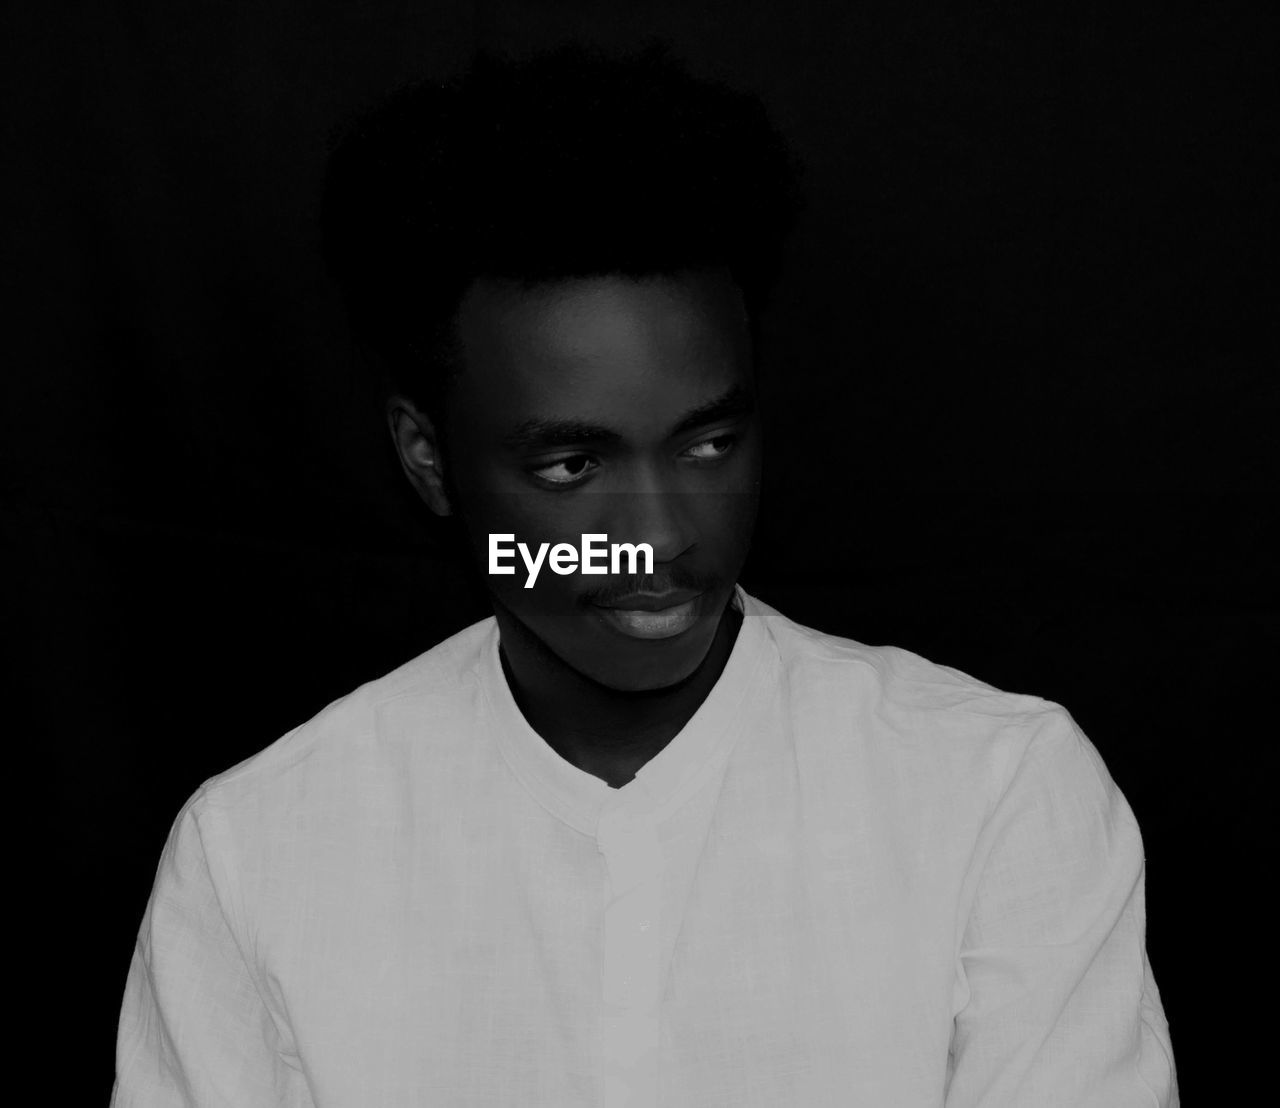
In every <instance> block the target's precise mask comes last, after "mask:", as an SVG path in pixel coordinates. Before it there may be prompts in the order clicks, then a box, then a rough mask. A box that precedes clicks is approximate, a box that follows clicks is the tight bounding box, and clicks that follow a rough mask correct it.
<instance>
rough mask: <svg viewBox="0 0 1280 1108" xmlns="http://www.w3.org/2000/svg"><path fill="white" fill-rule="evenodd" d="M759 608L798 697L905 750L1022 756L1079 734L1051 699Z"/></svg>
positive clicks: (786, 680)
mask: <svg viewBox="0 0 1280 1108" xmlns="http://www.w3.org/2000/svg"><path fill="white" fill-rule="evenodd" d="M757 604H758V606H757V608H756V609H755V610H756V612H757V613H758V614H760V615H761V616H762V617H763V618H764V619H765V620H766V626H767V627H768V630H769V634H770V637H771V638H772V640H773V642H774V643H775V645H776V647H777V651H778V656H779V659H780V662H781V667H782V668H781V676H782V680H783V681H784V683H785V684H786V686H787V688H788V690H789V692H790V694H791V695H792V696H793V697H796V698H798V699H802V700H811V701H816V702H818V703H822V704H827V705H830V706H831V708H832V710H833V711H834V712H836V713H838V714H840V715H842V716H847V717H849V719H850V720H851V721H855V720H856V721H858V722H857V723H856V724H852V725H855V726H859V728H860V729H861V730H863V731H864V733H865V731H867V730H870V729H871V728H870V725H871V724H872V723H874V725H875V728H874V729H875V731H876V732H877V733H878V734H881V735H882V736H884V737H885V738H886V740H890V739H891V740H892V741H893V742H895V744H899V745H903V744H905V745H908V746H914V745H924V746H930V747H937V746H939V745H950V746H974V745H977V746H979V747H989V746H990V745H992V744H996V745H1006V744H1011V745H1012V746H1013V747H1015V748H1021V747H1024V746H1025V744H1026V742H1027V741H1029V740H1030V739H1032V738H1034V737H1035V735H1037V734H1039V733H1041V732H1043V731H1046V730H1048V731H1055V732H1064V731H1073V730H1074V724H1073V723H1072V721H1071V718H1070V715H1069V714H1068V713H1067V711H1066V709H1064V708H1063V707H1062V706H1061V705H1059V704H1056V703H1054V702H1053V701H1050V700H1046V699H1044V698H1043V697H1040V696H1036V695H1031V694H1027V693H1019V692H1009V691H1006V690H1003V689H1000V688H998V687H996V686H995V685H992V684H989V683H988V682H986V681H983V680H981V679H979V678H977V677H974V676H972V675H971V674H969V673H967V672H965V671H964V670H961V669H958V668H955V667H953V666H950V665H944V664H941V663H939V662H935V661H933V660H931V659H929V658H926V657H924V656H923V655H921V654H918V653H916V652H914V651H912V650H908V649H904V648H903V647H899V646H884V645H881V646H874V645H868V644H866V643H863V642H859V641H857V640H856V639H852V638H848V637H845V636H842V635H838V634H834V633H831V632H827V631H821V630H818V629H817V628H814V627H809V626H806V625H805V624H803V623H800V622H798V621H796V620H793V619H790V618H788V617H786V616H784V615H782V614H781V613H780V612H778V611H777V610H775V609H772V608H770V607H768V606H767V605H763V604H759V603H758V602H757ZM1010 753H1012V751H1011V752H1010Z"/></svg>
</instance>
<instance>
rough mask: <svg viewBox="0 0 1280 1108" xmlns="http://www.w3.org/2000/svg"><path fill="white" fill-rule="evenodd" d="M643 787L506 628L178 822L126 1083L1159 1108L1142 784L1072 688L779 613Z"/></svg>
mask: <svg viewBox="0 0 1280 1108" xmlns="http://www.w3.org/2000/svg"><path fill="white" fill-rule="evenodd" d="M734 602H735V603H736V604H737V605H738V606H739V607H741V609H742V610H743V613H744V618H743V621H742V626H741V630H740V632H739V634H738V638H737V640H736V642H735V644H734V647H733V651H732V653H731V655H730V658H729V660H728V662H727V663H726V666H725V669H724V671H723V673H722V674H721V676H720V679H719V681H718V682H717V684H716V685H715V687H714V688H713V690H712V691H711V693H710V695H709V696H708V697H707V699H706V700H705V701H704V702H703V704H702V705H701V707H700V708H699V710H698V711H697V713H696V714H695V715H694V717H693V718H692V719H691V720H690V721H689V723H688V725H687V726H686V727H685V728H684V729H683V730H682V731H681V732H680V734H679V735H677V736H676V738H675V739H673V740H672V742H671V743H670V744H669V745H668V746H667V747H666V748H665V749H663V750H662V751H661V752H660V753H659V754H658V755H657V756H656V757H655V758H653V759H652V760H651V761H650V762H649V763H648V764H646V765H645V766H644V767H643V768H642V769H641V770H640V771H639V773H638V774H637V775H636V777H635V779H634V780H632V781H630V782H629V783H627V784H626V785H625V786H623V787H622V788H620V789H613V788H611V787H609V786H608V785H607V784H605V782H604V781H602V780H600V779H599V778H597V777H594V776H592V775H591V774H589V773H586V772H584V771H582V770H580V769H578V768H576V767H575V766H573V765H572V764H570V763H569V762H567V761H565V760H564V759H562V758H561V757H560V756H559V755H557V754H556V753H555V752H554V751H553V750H552V749H551V747H550V746H548V745H547V743H546V742H545V741H544V740H543V739H542V738H541V737H540V736H539V735H538V734H537V733H536V732H534V731H533V730H532V729H531V728H530V727H529V725H528V724H527V722H526V721H525V720H524V717H523V716H522V715H521V713H520V710H519V708H518V707H517V706H516V704H515V702H514V700H513V698H512V696H511V693H510V690H509V688H508V686H507V684H506V680H505V677H504V675H503V672H502V668H501V662H500V658H499V654H498V645H499V637H498V629H497V624H496V622H495V620H494V619H492V618H490V619H487V620H484V621H482V622H480V623H477V624H475V625H474V626H472V627H470V628H468V629H466V630H464V631H462V632H460V633H459V634H457V635H455V636H454V637H452V638H450V639H448V640H447V641H445V642H444V643H441V644H440V645H439V646H437V647H435V648H434V649H433V650H430V651H428V652H427V653H426V654H424V655H422V656H421V657H419V658H417V659H415V660H413V661H411V662H409V663H408V664H407V665H405V666H403V667H401V668H400V669H398V670H396V671H395V672H393V673H391V674H389V675H387V676H386V677H383V678H381V679H380V680H377V681H374V682H372V683H370V684H368V685H365V686H363V687H362V688H360V689H357V690H356V691H355V692H353V693H351V694H350V695H349V696H347V697H345V698H343V699H342V700H339V701H337V702H335V703H334V704H332V705H330V706H329V707H328V708H326V709H325V710H324V711H322V712H321V713H320V714H319V715H318V716H316V717H315V718H314V719H312V720H311V721H310V722H308V723H306V724H304V725H303V726H301V727H299V728H297V729H296V730H294V731H292V732H291V733H289V734H287V735H285V736H284V737H283V738H281V739H280V740H278V741H277V742H275V743H273V744H272V745H271V746H269V747H267V748H266V749H265V750H263V751H262V752H260V753H259V754H257V755H255V756H254V757H252V758H249V759H248V760H246V761H244V762H242V763H241V764H239V765H238V766H235V767H233V768H232V769H229V770H227V771H226V772H225V773H221V774H219V775H218V776H216V777H213V778H211V779H210V780H208V781H206V782H205V783H204V784H203V785H202V786H201V787H200V788H199V789H198V790H197V791H196V793H195V794H194V795H193V796H192V797H191V798H190V800H189V801H188V802H187V803H186V805H185V806H184V807H183V808H182V811H181V812H180V813H179V815H178V817H177V819H176V821H175V823H174V825H173V829H172V831H171V833H170V836H169V839H168V842H167V843H166V845H165V848H164V851H163V854H162V856H161V859H160V865H159V871H158V873H157V876H156V880H155V886H154V889H153V891H152V894H151V898H150V901H149V903H148V906H147V909H146V913H145V917H144V919H143V922H142V927H141V930H140V933H139V936H138V943H137V947H136V950H135V951H134V954H133V960H132V964H131V967H130V970H129V976H128V982H127V985H126V989H125V995H124V1002H123V1008H122V1012H121V1017H120V1026H119V1036H118V1054H117V1071H116V1085H115V1090H114V1093H113V1097H112V1104H113V1106H114V1108H178V1106H183V1108H224V1106H226V1108H230V1106H235V1108H267V1106H269V1105H270V1106H287V1108H411V1106H412V1108H430V1106H442V1108H443V1106H449V1108H459V1106H477V1108H479V1106H494V1108H497V1106H516V1105H521V1106H544V1105H545V1106H548V1108H551V1106H554V1108H576V1106H584V1108H585V1106H592V1108H657V1106H663V1108H716V1106H725V1108H730V1106H731V1108H765V1106H768V1108H781V1106H787V1108H793V1106H794V1108H821V1106H842V1108H852V1106H867V1108H885V1106H892V1108H917V1106H918V1108H926V1106H928V1108H938V1106H944V1108H979V1106H981V1108H1004V1106H1015V1105H1017V1106H1029V1108H1056V1106H1061V1108H1086V1106H1096V1108H1151V1106H1165V1108H1168V1106H1176V1105H1177V1104H1178V1093H1177V1082H1176V1075H1175V1068H1174V1062H1173V1056H1172V1052H1171V1047H1170V1038H1169V1031H1168V1026H1167V1022H1166V1020H1165V1015H1164V1011H1163V1009H1162V1006H1161V1002H1160V995H1159V992H1158V990H1157V988H1156V982H1155V979H1154V977H1153V975H1152V971H1151V967H1150V965H1149V963H1148V960H1147V957H1146V953H1145V945H1144V934H1145V914H1144V913H1145V908H1144V857H1143V845H1142V839H1141V836H1140V833H1139V829H1138V826H1137V823H1136V822H1135V820H1134V816H1133V813H1132V811H1131V810H1130V808H1129V805H1128V804H1127V803H1126V801H1125V799H1124V797H1123V796H1122V794H1121V793H1120V791H1119V789H1118V788H1117V787H1116V785H1115V783H1114V781H1113V780H1112V778H1111V776H1110V775H1109V774H1108V771H1107V769H1106V767H1105V765H1104V763H1103V761H1102V759H1101V757H1100V756H1099V754H1098V751H1097V750H1096V749H1095V748H1094V746H1093V745H1092V744H1091V743H1090V742H1089V740H1088V739H1087V738H1086V737H1085V736H1084V735H1082V734H1081V733H1080V731H1079V730H1078V729H1077V727H1076V726H1075V725H1074V723H1073V722H1072V720H1071V718H1070V716H1069V715H1068V714H1067V713H1066V712H1065V711H1064V710H1063V709H1062V708H1060V707H1058V706H1056V705H1054V704H1051V703H1048V702H1046V701H1044V700H1040V699H1037V698H1035V697H1032V696H1021V695H1012V694H1008V693H1004V692H1000V691H997V690H996V689H993V688H991V687H989V686H987V685H985V684H982V683H981V682H979V681H976V680H974V679H973V678H971V677H968V676H966V675H964V674H962V673H959V672H957V671H955V670H953V669H948V668H945V667H942V666H938V665H934V664H932V663H930V662H928V661H925V660H924V659H922V658H920V657H918V656H916V655H914V654H911V653H908V652H906V651H903V650H899V649H894V648H884V647H869V646H864V645H861V644H859V643H856V642H853V641H851V640H848V639H842V638H837V637H834V636H832V635H828V634H824V633H821V632H818V631H815V630H813V629H810V628H806V627H803V626H800V625H799V624H797V623H795V622H793V621H791V620H789V619H787V618H785V617H784V616H782V615H781V614H779V613H778V612H777V611H775V610H774V609H772V608H770V607H768V606H767V605H765V604H763V603H761V602H759V601H757V600H756V599H755V598H753V597H750V596H748V595H747V594H746V593H745V592H743V591H742V590H741V589H739V590H738V591H737V595H736V598H735V601H734Z"/></svg>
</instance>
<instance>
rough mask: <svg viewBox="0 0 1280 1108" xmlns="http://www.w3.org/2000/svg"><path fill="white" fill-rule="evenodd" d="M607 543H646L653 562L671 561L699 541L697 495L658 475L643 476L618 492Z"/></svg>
mask: <svg viewBox="0 0 1280 1108" xmlns="http://www.w3.org/2000/svg"><path fill="white" fill-rule="evenodd" d="M617 496H618V503H617V504H616V505H615V512H614V513H613V515H614V520H613V525H612V528H611V530H610V531H609V541H610V542H631V543H642V542H644V543H648V544H649V545H650V546H651V547H653V560H654V563H655V564H657V563H660V562H673V561H675V560H676V559H677V558H678V557H680V555H681V554H684V553H685V552H686V551H688V550H690V549H692V548H693V547H694V546H696V545H697V543H698V505H697V495H696V494H695V493H690V492H686V491H683V490H680V489H676V488H672V487H670V486H669V485H667V484H665V483H664V482H663V481H661V480H660V479H658V478H657V477H653V476H650V477H647V478H642V479H641V480H640V481H639V482H638V483H637V485H636V487H635V489H634V490H629V491H627V492H625V493H618V494H617Z"/></svg>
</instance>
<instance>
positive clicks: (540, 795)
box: [479, 586, 770, 836]
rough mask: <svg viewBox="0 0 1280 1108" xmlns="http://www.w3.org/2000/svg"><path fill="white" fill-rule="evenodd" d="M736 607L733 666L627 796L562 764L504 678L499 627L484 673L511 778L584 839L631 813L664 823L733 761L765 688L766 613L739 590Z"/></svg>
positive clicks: (627, 788) (488, 644)
mask: <svg viewBox="0 0 1280 1108" xmlns="http://www.w3.org/2000/svg"><path fill="white" fill-rule="evenodd" d="M732 603H733V604H734V606H735V607H737V608H739V609H740V610H741V611H742V613H743V620H742V626H741V627H740V628H739V630H738V637H737V639H736V640H735V641H734V644H733V650H732V651H731V652H730V654H729V660H728V661H727V662H726V663H725V667H724V669H723V670H722V671H721V673H720V677H719V679H718V680H717V681H716V683H715V685H714V686H713V688H712V689H711V692H710V693H708V694H707V697H706V699H705V700H704V701H703V702H702V704H701V705H699V707H698V710H697V711H696V712H695V713H694V714H693V716H692V717H691V718H690V720H689V722H688V723H686V724H685V726H684V727H683V729H682V730H681V731H680V733H679V734H678V735H676V737H675V738H673V739H672V740H671V741H670V742H669V743H668V744H667V745H666V746H665V747H663V748H662V750H661V751H659V752H658V754H656V755H655V756H654V757H653V758H651V759H650V760H649V761H648V762H647V763H645V765H644V766H642V767H641V768H640V770H639V771H638V772H637V773H636V775H635V777H634V778H633V779H632V780H631V781H629V782H627V784H625V785H624V786H622V788H620V789H614V788H610V787H609V786H608V785H607V784H605V783H604V782H603V781H602V780H600V778H598V777H596V776H595V775H593V774H590V773H587V772H586V771H585V770H582V769H579V768H578V767H577V766H575V765H573V764H572V763H571V762H568V761H566V760H565V759H563V758H561V757H560V755H559V754H557V753H556V752H555V751H554V750H552V749H551V747H550V746H549V745H548V744H547V742H546V740H545V739H543V738H542V736H541V735H539V734H538V733H537V732H536V731H534V730H533V728H532V727H530V726H529V723H528V721H527V720H526V719H525V718H524V715H523V714H522V713H521V711H520V709H519V707H518V706H517V704H516V702H515V699H514V698H513V697H512V695H511V690H510V688H509V687H508V685H507V680H506V676H505V675H504V674H503V672H502V662H501V659H500V658H499V655H498V644H499V632H498V625H497V621H496V620H495V621H494V622H493V626H492V627H491V629H490V632H489V634H488V636H487V638H486V641H485V643H484V646H483V649H482V656H481V659H480V666H479V677H480V687H481V689H482V690H483V691H484V696H485V700H486V703H487V706H488V709H489V714H490V719H491V721H492V724H493V730H494V732H495V737H496V739H497V742H498V745H499V747H500V749H501V751H502V754H503V757H504V758H505V759H506V761H507V764H508V765H509V766H510V767H511V770H512V772H514V773H515V775H516V776H517V777H518V778H519V779H520V781H521V782H522V783H523V785H524V787H525V788H526V789H527V790H528V791H529V793H530V794H531V795H532V796H533V797H534V799H535V800H537V801H538V802H539V803H540V804H541V805H542V806H543V807H544V808H546V809H547V810H548V811H549V812H550V813H551V814H552V815H554V816H556V817H557V818H558V819H561V820H563V821H564V822H565V823H568V824H569V825H571V826H572V827H574V828H576V829H577V830H578V831H581V832H582V833H583V834H586V835H593V836H594V835H595V834H596V833H597V828H598V826H599V822H600V816H601V815H602V814H603V813H604V812H606V811H608V810H612V809H614V808H618V807H624V806H625V807H627V808H629V809H631V810H632V811H634V812H635V813H637V814H644V815H648V816H650V817H653V818H657V819H659V820H661V819H665V818H666V817H667V816H668V815H670V814H671V813H672V812H674V811H675V810H676V809H677V808H679V807H680V806H681V805H682V804H684V803H685V801H687V800H688V799H689V798H690V797H692V796H693V795H694V794H695V793H696V792H697V791H698V790H699V789H700V788H701V787H702V786H703V785H704V784H705V783H706V781H707V780H708V778H709V777H710V776H711V775H712V774H714V773H715V772H716V771H717V770H718V769H719V768H720V767H721V766H722V765H723V764H724V762H725V760H726V759H727V758H728V755H729V751H730V750H731V749H732V747H733V743H734V741H735V740H736V739H737V737H738V735H739V734H740V733H741V730H742V728H741V727H739V726H735V724H737V723H738V721H739V720H740V719H741V718H743V717H744V716H745V714H746V713H747V711H748V707H749V702H750V701H751V700H752V699H753V696H754V695H755V694H757V693H758V692H759V691H760V690H761V688H762V687H763V686H765V685H767V684H769V683H768V682H765V681H761V680H760V673H759V671H760V669H761V668H762V667H763V666H764V665H765V663H766V661H767V659H768V655H769V651H768V647H769V643H770V639H769V636H768V633H767V631H766V630H765V628H764V621H763V619H761V618H758V617H759V616H761V615H762V614H764V613H765V611H766V609H764V607H763V606H762V605H759V604H758V602H757V601H755V600H754V599H753V598H752V597H750V596H748V595H747V594H746V592H745V591H744V590H743V589H742V587H741V586H736V587H735V590H734V597H733V600H732Z"/></svg>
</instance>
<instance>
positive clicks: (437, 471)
mask: <svg viewBox="0 0 1280 1108" xmlns="http://www.w3.org/2000/svg"><path fill="white" fill-rule="evenodd" d="M387 425H388V427H390V429H391V441H392V442H394V443H395V447H396V454H397V455H398V456H399V458H400V465H401V467H402V468H403V469H404V473H405V476H406V477H408V478H409V484H411V485H412V486H413V487H414V490H415V491H416V492H417V494H418V495H419V496H420V497H421V498H422V502H423V503H424V504H426V506H427V507H428V508H430V509H431V510H432V511H433V512H435V514H436V515H438V516H447V515H452V514H453V505H452V504H450V502H449V496H448V493H447V492H446V486H445V482H444V461H443V458H442V454H441V450H440V439H439V436H438V435H437V434H436V429H435V427H434V426H433V424H432V423H431V420H430V419H428V418H427V414H426V413H425V412H424V411H423V410H422V409H421V408H419V407H418V406H417V405H416V404H415V403H414V402H413V401H412V400H410V399H409V398H408V397H407V396H399V395H396V396H392V397H391V398H390V399H389V400H388V401H387Z"/></svg>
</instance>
